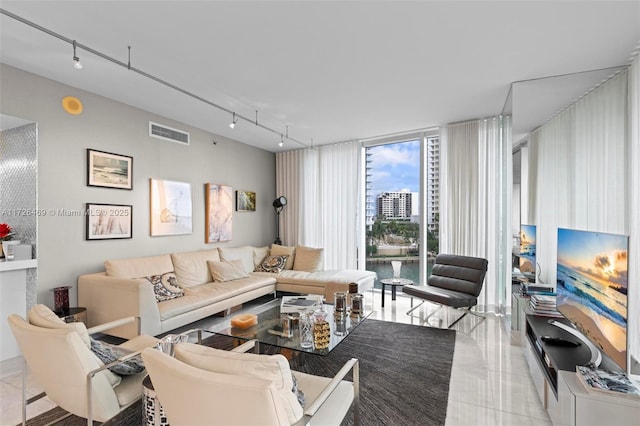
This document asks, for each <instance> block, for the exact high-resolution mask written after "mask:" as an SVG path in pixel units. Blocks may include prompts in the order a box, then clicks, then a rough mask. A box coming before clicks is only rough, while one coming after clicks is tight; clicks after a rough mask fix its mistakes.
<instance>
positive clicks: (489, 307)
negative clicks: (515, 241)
mask: <svg viewBox="0 0 640 426" xmlns="http://www.w3.org/2000/svg"><path fill="white" fill-rule="evenodd" d="M509 135H510V120H509V119H508V118H506V119H503V118H502V117H496V118H491V119H486V120H474V121H468V122H464V123H457V124H452V125H449V126H447V127H446V128H444V129H441V146H440V152H441V156H440V162H441V164H440V182H441V187H440V201H441V209H440V252H441V253H451V254H459V255H466V256H476V257H484V258H486V259H487V260H488V261H489V268H488V270H487V275H486V278H485V284H484V287H483V290H482V293H481V294H480V296H479V301H478V308H479V309H480V310H484V311H485V312H489V311H492V312H503V311H504V306H505V303H506V298H507V280H508V279H510V268H509V267H510V230H511V227H510V222H509V218H510V217H511V216H510V215H507V212H508V211H510V205H509V195H508V194H509V193H510V189H508V188H509V179H510V177H509V174H510V173H507V171H510V170H511V147H510V144H509V145H507V141H508V140H510V136H509Z"/></svg>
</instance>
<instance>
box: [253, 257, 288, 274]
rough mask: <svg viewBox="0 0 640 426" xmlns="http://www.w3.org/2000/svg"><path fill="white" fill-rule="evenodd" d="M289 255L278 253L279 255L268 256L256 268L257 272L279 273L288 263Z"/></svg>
mask: <svg viewBox="0 0 640 426" xmlns="http://www.w3.org/2000/svg"><path fill="white" fill-rule="evenodd" d="M288 258H289V255H286V254H284V255H278V256H267V258H266V259H264V260H263V261H262V263H260V264H259V265H258V266H256V269H254V271H255V272H274V273H276V274H277V273H279V272H282V271H283V270H284V268H285V265H286V264H287V259H288Z"/></svg>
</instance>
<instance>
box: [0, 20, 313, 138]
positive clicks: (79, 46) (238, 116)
mask: <svg viewBox="0 0 640 426" xmlns="http://www.w3.org/2000/svg"><path fill="white" fill-rule="evenodd" d="M0 14H2V15H5V16H8V17H9V18H12V19H15V20H16V21H18V22H21V23H23V24H25V25H27V26H29V27H32V28H34V29H36V30H38V31H41V32H43V33H45V34H48V35H50V36H52V37H55V38H57V39H59V40H62V41H64V42H65V43H69V44H70V45H72V46H73V47H74V60H75V58H76V56H75V49H76V48H77V49H82V50H84V51H86V52H89V53H91V54H93V55H96V56H98V57H100V58H102V59H104V60H107V61H109V62H111V63H114V64H116V65H119V66H121V67H123V68H126V69H127V70H129V71H133V72H135V73H136V74H139V75H141V76H143V77H145V78H148V79H150V80H153V81H155V82H157V83H159V84H161V85H163V86H166V87H168V88H170V89H173V90H175V91H177V92H180V93H182V94H184V95H186V96H189V97H191V98H193V99H196V100H198V101H200V102H202V103H204V104H207V105H210V106H212V107H214V108H216V109H219V110H221V111H224V112H226V113H228V114H233V115H234V118H235V120H236V121H237V120H243V121H246V122H247V123H251V124H255V125H256V126H257V127H260V128H261V129H263V130H266V131H268V132H271V133H273V134H274V135H277V136H280V142H279V143H278V145H280V146H282V144H283V139H282V132H281V131H277V130H275V129H272V128H271V127H268V126H265V125H264V124H262V123H260V122H258V111H256V118H255V121H254V120H253V119H251V118H249V117H246V116H244V115H242V114H238V113H236V112H235V111H232V110H230V109H229V108H227V107H224V106H222V105H219V104H217V103H215V102H213V101H210V100H208V99H205V98H203V97H202V96H199V95H197V94H195V93H193V92H190V91H188V90H186V89H183V88H182V87H179V86H177V85H175V84H173V83H170V82H168V81H166V80H163V79H161V78H159V77H156V76H154V75H152V74H149V73H148V72H145V71H143V70H141V69H139V68H136V67H134V66H132V65H131V46H127V47H128V49H129V53H128V62H122V61H120V60H118V59H116V58H114V57H112V56H109V55H107V54H104V53H102V52H100V51H98V50H96V49H93V48H91V47H89V46H87V45H85V44H82V43H79V42H78V41H77V40H73V39H71V38H69V37H66V36H64V35H62V34H60V33H57V32H55V31H52V30H50V29H48V28H45V27H43V26H42V25H38V24H36V23H35V22H32V21H29V20H28V19H25V18H23V17H21V16H19V15H16V14H15V13H12V12H10V11H8V10H6V9H4V8H0ZM287 140H290V141H292V142H295V143H297V144H299V145H301V146H303V147H305V148H306V147H308V145H307V144H306V143H304V142H302V141H300V140H298V139H296V138H293V137H290V136H289V130H288V126H287Z"/></svg>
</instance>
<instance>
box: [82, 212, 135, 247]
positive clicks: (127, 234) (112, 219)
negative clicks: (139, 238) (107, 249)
mask: <svg viewBox="0 0 640 426" xmlns="http://www.w3.org/2000/svg"><path fill="white" fill-rule="evenodd" d="M86 216H87V240H114V239H126V238H131V237H132V235H133V234H132V233H131V228H132V226H133V206H130V205H122V204H97V203H87V209H86Z"/></svg>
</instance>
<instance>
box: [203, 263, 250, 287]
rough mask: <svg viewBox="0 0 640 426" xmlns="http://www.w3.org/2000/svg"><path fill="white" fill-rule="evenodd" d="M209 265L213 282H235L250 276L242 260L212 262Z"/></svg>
mask: <svg viewBox="0 0 640 426" xmlns="http://www.w3.org/2000/svg"><path fill="white" fill-rule="evenodd" d="M207 264H208V265H209V271H211V276H212V277H213V281H221V282H224V281H233V280H239V279H240V278H246V277H248V276H249V274H248V273H247V272H246V271H245V270H244V265H243V264H242V260H241V259H237V260H230V261H226V262H225V261H223V262H215V261H213V260H210V261H208V262H207Z"/></svg>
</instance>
